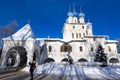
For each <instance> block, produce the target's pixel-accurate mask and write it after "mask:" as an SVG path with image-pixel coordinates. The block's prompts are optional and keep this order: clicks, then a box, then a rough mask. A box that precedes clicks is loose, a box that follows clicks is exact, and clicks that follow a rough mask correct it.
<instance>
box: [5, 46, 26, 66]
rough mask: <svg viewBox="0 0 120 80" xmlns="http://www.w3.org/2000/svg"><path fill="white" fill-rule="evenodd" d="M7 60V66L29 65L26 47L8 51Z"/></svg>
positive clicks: (13, 48) (16, 47) (17, 47)
mask: <svg viewBox="0 0 120 80" xmlns="http://www.w3.org/2000/svg"><path fill="white" fill-rule="evenodd" d="M6 58H7V60H6V66H11V67H18V66H25V65H26V64H27V51H26V49H25V48H24V47H21V46H15V47H12V48H10V49H9V50H8V52H7V54H6Z"/></svg>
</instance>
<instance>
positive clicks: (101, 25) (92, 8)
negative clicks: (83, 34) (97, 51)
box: [0, 0, 120, 39]
mask: <svg viewBox="0 0 120 80" xmlns="http://www.w3.org/2000/svg"><path fill="white" fill-rule="evenodd" d="M73 3H75V8H76V11H77V12H80V6H82V11H83V12H84V13H85V18H86V22H87V20H88V19H89V20H90V22H92V23H93V33H94V35H109V37H110V39H118V38H120V34H119V32H120V25H119V24H120V0H0V25H1V26H3V25H6V24H8V23H9V22H11V21H13V20H16V21H17V22H18V24H19V26H18V29H19V28H21V27H22V26H24V25H25V24H27V22H28V19H30V24H31V28H32V29H33V32H34V34H35V36H36V37H40V38H42V37H44V38H46V37H48V35H49V36H50V37H51V38H62V28H63V24H64V22H65V21H66V18H67V13H68V11H69V6H70V5H71V6H72V5H73Z"/></svg>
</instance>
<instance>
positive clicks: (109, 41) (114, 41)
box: [106, 40, 118, 43]
mask: <svg viewBox="0 0 120 80" xmlns="http://www.w3.org/2000/svg"><path fill="white" fill-rule="evenodd" d="M106 42H108V43H111V42H112V43H118V41H116V40H106Z"/></svg>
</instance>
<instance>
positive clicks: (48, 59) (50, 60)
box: [44, 58, 55, 63]
mask: <svg viewBox="0 0 120 80" xmlns="http://www.w3.org/2000/svg"><path fill="white" fill-rule="evenodd" d="M50 62H55V60H54V59H53V58H47V59H45V61H44V63H50Z"/></svg>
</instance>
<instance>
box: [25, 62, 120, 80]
mask: <svg viewBox="0 0 120 80" xmlns="http://www.w3.org/2000/svg"><path fill="white" fill-rule="evenodd" d="M23 71H27V72H28V71H29V67H26V68H24V69H23ZM34 73H35V74H43V75H57V76H61V75H62V76H63V75H67V76H69V78H70V79H71V80H81V79H117V80H119V79H120V67H119V66H117V67H115V66H114V67H110V66H109V67H98V66H80V65H76V64H75V65H68V64H63V63H46V64H43V65H39V66H37V68H36V69H35V71H34Z"/></svg>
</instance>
